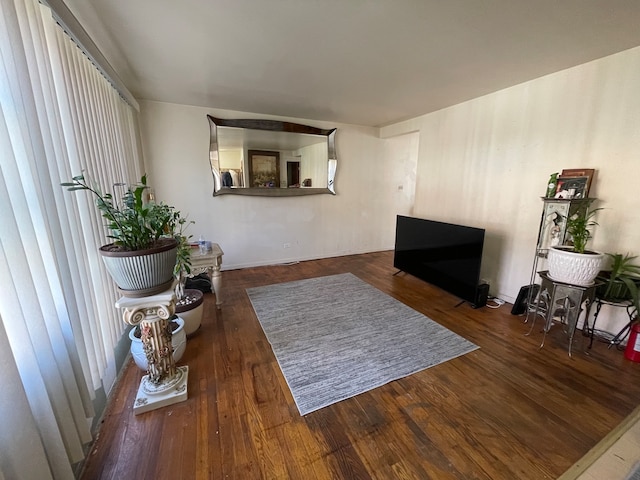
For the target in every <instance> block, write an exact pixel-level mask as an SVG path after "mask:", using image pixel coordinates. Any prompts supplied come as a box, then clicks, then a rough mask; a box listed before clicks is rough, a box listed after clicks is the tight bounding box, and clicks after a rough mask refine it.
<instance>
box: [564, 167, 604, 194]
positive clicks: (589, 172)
mask: <svg viewBox="0 0 640 480" xmlns="http://www.w3.org/2000/svg"><path fill="white" fill-rule="evenodd" d="M595 174H596V170H595V169H594V168H566V169H564V170H562V173H561V174H560V176H561V177H587V188H586V190H585V192H584V198H589V190H590V189H591V183H592V182H593V178H594V177H595Z"/></svg>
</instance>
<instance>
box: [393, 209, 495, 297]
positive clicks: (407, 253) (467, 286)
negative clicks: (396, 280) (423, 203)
mask: <svg viewBox="0 0 640 480" xmlns="http://www.w3.org/2000/svg"><path fill="white" fill-rule="evenodd" d="M483 244H484V229H481V228H474V227H465V226H463V225H454V224H451V223H443V222H436V221H434V220H424V219H421V218H413V217H405V216H402V215H398V218H397V223H396V244H395V252H394V257H393V266H394V267H395V268H397V269H398V270H402V271H403V272H406V273H409V274H411V275H413V276H415V277H418V278H420V279H422V280H425V281H426V282H429V283H431V284H433V285H436V286H438V287H440V288H442V289H443V290H446V291H447V292H449V293H452V294H453V295H455V296H457V297H459V298H461V299H462V300H466V301H468V302H471V303H472V304H475V302H476V291H477V288H478V284H479V281H480V266H481V263H482V247H483Z"/></svg>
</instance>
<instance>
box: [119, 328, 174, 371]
mask: <svg viewBox="0 0 640 480" xmlns="http://www.w3.org/2000/svg"><path fill="white" fill-rule="evenodd" d="M173 321H175V322H177V323H178V324H179V325H180V326H179V327H178V328H176V329H175V330H174V331H173V334H172V336H171V346H172V347H173V360H174V361H175V362H177V361H178V360H180V359H181V358H182V355H183V354H184V351H185V350H186V348H187V334H186V332H185V330H184V320H183V319H182V318H180V317H178V318H176V319H174V320H173ZM135 330H136V329H135V328H132V329H131V330H130V331H129V339H130V340H131V356H132V357H133V361H134V362H136V365H137V366H138V367H139V368H140V369H142V370H144V371H146V370H147V368H148V367H149V364H148V363H147V356H146V355H145V354H144V350H143V348H142V340H141V339H139V338H137V337H136V336H135V335H134V332H135Z"/></svg>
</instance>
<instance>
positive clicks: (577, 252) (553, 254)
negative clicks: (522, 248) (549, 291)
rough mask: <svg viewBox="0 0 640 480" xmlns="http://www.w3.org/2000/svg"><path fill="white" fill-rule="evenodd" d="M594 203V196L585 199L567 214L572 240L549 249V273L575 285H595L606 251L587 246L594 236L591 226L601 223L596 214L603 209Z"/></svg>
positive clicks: (568, 231) (567, 224)
mask: <svg viewBox="0 0 640 480" xmlns="http://www.w3.org/2000/svg"><path fill="white" fill-rule="evenodd" d="M591 203H592V200H588V201H586V202H584V203H583V204H582V205H581V206H580V207H579V208H578V210H577V211H575V212H574V213H573V214H572V215H571V216H569V217H568V218H567V220H566V231H567V233H568V234H569V235H570V239H569V242H567V244H566V245H562V246H553V247H551V248H550V249H549V253H548V257H547V260H548V267H549V276H550V277H551V278H552V279H554V280H556V281H559V282H563V283H569V284H571V285H582V286H587V285H593V282H594V280H595V278H596V276H597V275H598V273H599V272H600V269H601V267H602V262H603V259H604V254H602V253H599V252H593V251H590V250H587V243H588V242H589V240H590V239H591V237H592V234H591V230H592V229H593V227H595V226H596V225H598V222H596V221H595V220H594V217H595V215H596V213H597V212H598V211H600V210H602V209H601V208H594V209H590V206H591Z"/></svg>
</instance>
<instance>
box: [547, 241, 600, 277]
mask: <svg viewBox="0 0 640 480" xmlns="http://www.w3.org/2000/svg"><path fill="white" fill-rule="evenodd" d="M603 260H604V254H603V253H597V252H591V253H575V252H572V251H570V250H567V249H566V248H563V247H551V248H550V249H549V255H548V257H547V265H548V268H549V277H551V278H552V279H553V280H555V281H557V282H563V283H569V284H571V285H580V286H589V285H593V282H594V280H595V278H596V276H597V275H598V273H600V270H601V269H602V262H603Z"/></svg>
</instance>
